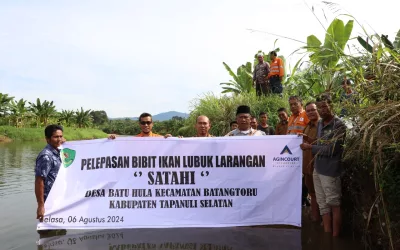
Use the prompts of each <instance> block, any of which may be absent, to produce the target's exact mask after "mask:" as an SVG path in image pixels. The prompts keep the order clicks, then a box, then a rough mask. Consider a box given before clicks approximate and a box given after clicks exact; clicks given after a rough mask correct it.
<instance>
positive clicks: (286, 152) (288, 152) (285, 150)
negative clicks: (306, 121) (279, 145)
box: [281, 145, 292, 155]
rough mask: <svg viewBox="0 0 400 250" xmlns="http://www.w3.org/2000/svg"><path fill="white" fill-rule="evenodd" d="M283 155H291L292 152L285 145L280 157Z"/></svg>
mask: <svg viewBox="0 0 400 250" xmlns="http://www.w3.org/2000/svg"><path fill="white" fill-rule="evenodd" d="M283 154H290V155H291V154H292V151H290V149H289V147H288V146H287V145H286V146H285V147H284V148H283V150H282V152H281V155H283Z"/></svg>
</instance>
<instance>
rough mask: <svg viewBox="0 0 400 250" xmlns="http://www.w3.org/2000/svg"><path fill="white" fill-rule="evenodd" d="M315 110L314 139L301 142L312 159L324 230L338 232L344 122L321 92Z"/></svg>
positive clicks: (329, 98) (327, 97)
mask: <svg viewBox="0 0 400 250" xmlns="http://www.w3.org/2000/svg"><path fill="white" fill-rule="evenodd" d="M317 108H318V113H319V115H320V116H321V120H319V122H318V125H317V141H316V143H315V144H310V143H308V142H305V143H302V144H301V145H300V147H301V149H302V150H310V149H311V152H312V154H313V155H314V156H315V159H314V162H315V163H314V173H313V180H314V187H315V194H316V198H317V203H318V206H319V210H320V215H321V216H322V220H323V223H324V231H325V232H331V233H332V235H333V236H339V233H340V227H341V222H342V215H341V209H340V205H341V195H342V194H341V193H342V190H341V180H340V175H341V173H342V166H341V161H342V153H343V144H344V140H345V135H346V126H345V125H344V123H343V122H342V120H341V119H340V118H339V117H337V116H336V115H334V113H333V105H332V99H331V97H330V96H329V95H327V94H324V95H321V96H320V97H318V98H317Z"/></svg>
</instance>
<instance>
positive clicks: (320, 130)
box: [35, 95, 346, 236]
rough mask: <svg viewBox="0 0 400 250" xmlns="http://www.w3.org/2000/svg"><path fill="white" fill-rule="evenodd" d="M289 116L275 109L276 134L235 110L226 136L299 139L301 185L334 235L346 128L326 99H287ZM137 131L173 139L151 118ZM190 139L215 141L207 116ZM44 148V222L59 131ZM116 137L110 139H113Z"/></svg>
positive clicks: (38, 171)
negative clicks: (158, 131)
mask: <svg viewBox="0 0 400 250" xmlns="http://www.w3.org/2000/svg"><path fill="white" fill-rule="evenodd" d="M289 106H290V111H291V115H290V116H288V113H287V110H286V109H285V108H280V109H278V111H277V112H278V116H279V122H278V124H277V125H276V127H275V129H274V128H273V127H271V126H269V125H268V115H267V113H265V112H262V113H260V114H259V121H260V124H258V122H257V118H256V117H253V116H251V111H250V107H249V106H246V105H242V106H239V107H238V108H237V111H236V120H235V121H233V122H231V124H230V126H231V131H230V132H229V133H227V134H226V135H225V136H268V135H298V136H302V137H303V143H302V144H301V145H300V148H301V149H302V150H303V154H304V155H303V180H304V183H305V186H306V187H307V192H308V194H309V196H310V198H311V201H310V203H311V215H312V219H313V220H314V221H317V222H320V221H321V217H322V222H323V226H324V230H325V231H326V232H331V233H332V234H333V236H338V235H339V232H340V226H341V210H340V204H341V181H340V174H341V170H342V169H341V155H342V150H343V140H344V137H345V133H346V127H345V125H344V123H343V122H342V121H341V119H340V118H338V117H337V116H336V115H334V113H333V107H332V100H331V98H330V96H329V95H322V96H320V97H318V98H317V99H316V101H315V102H309V103H307V104H306V105H303V101H302V99H301V98H300V97H298V96H291V97H290V98H289ZM139 124H140V129H141V132H140V133H139V134H138V135H136V136H137V137H165V138H168V137H172V136H173V135H171V134H167V135H159V134H156V133H153V131H152V129H153V120H152V116H151V114H149V113H143V114H141V115H140V116H139ZM195 128H196V135H194V137H213V135H211V134H210V132H209V131H210V128H211V122H210V119H209V118H208V117H207V116H204V115H200V116H198V117H197V120H196V124H195ZM45 137H46V140H47V146H46V147H45V148H44V149H43V150H42V151H41V152H40V154H39V155H38V157H37V160H36V166H35V175H36V179H35V193H36V198H37V203H38V208H37V219H39V220H40V221H42V220H43V216H44V202H45V201H46V198H47V195H48V194H49V192H50V189H51V187H52V185H53V183H54V181H55V179H56V177H57V173H58V170H59V167H60V165H61V157H60V150H59V149H58V148H59V147H60V146H61V144H62V143H63V142H64V139H63V128H62V127H61V126H59V125H49V126H48V127H46V129H45ZM116 137H117V135H114V134H112V135H110V136H109V139H115V138H116Z"/></svg>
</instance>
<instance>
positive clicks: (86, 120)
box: [75, 107, 93, 128]
mask: <svg viewBox="0 0 400 250" xmlns="http://www.w3.org/2000/svg"><path fill="white" fill-rule="evenodd" d="M90 111H91V110H90V109H89V110H86V111H85V110H83V108H82V107H81V110H80V111H79V110H77V111H76V112H75V122H76V124H77V125H78V128H85V127H89V126H90V124H91V123H92V120H93V118H92V116H91V115H90Z"/></svg>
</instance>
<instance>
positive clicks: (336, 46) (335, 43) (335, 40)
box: [288, 18, 354, 92]
mask: <svg viewBox="0 0 400 250" xmlns="http://www.w3.org/2000/svg"><path fill="white" fill-rule="evenodd" d="M353 24H354V21H353V20H349V21H348V22H347V23H346V25H345V24H344V22H343V21H342V20H340V19H337V18H335V19H334V20H333V21H332V22H331V24H330V25H329V27H328V28H327V29H326V33H325V40H324V43H322V42H321V41H320V40H319V39H318V38H317V37H316V36H315V35H310V36H308V37H307V46H305V47H303V49H305V50H306V51H307V52H308V54H309V58H310V63H311V66H312V67H309V68H310V69H313V70H315V68H318V71H319V72H320V74H321V75H320V81H319V83H317V85H320V86H316V85H313V88H314V89H315V90H318V89H324V90H325V91H329V92H330V91H331V90H332V89H333V87H334V83H335V79H336V77H337V75H338V72H342V71H344V70H345V68H344V67H343V66H341V64H340V59H341V58H342V57H343V56H345V53H344V49H345V47H346V44H347V42H348V41H349V39H350V36H351V32H352V30H353ZM301 61H302V59H300V60H299V61H298V62H297V63H296V65H295V67H294V69H293V70H292V76H291V77H290V79H289V80H288V82H289V83H290V82H291V81H293V80H294V78H293V76H294V75H295V74H296V71H297V70H298V69H299V67H300V66H301V63H302V62H301ZM309 84H311V83H309Z"/></svg>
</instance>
